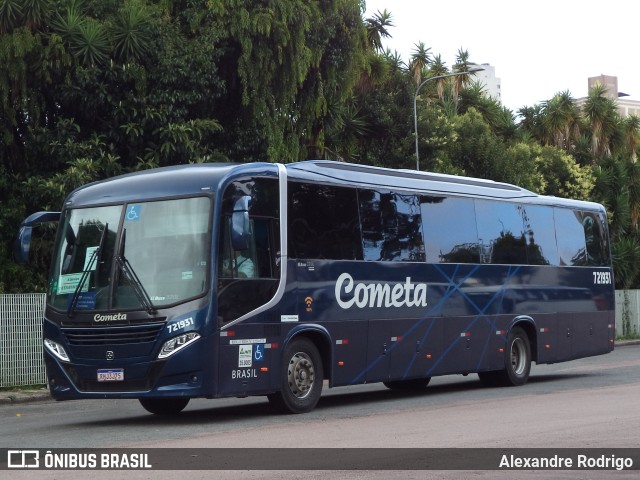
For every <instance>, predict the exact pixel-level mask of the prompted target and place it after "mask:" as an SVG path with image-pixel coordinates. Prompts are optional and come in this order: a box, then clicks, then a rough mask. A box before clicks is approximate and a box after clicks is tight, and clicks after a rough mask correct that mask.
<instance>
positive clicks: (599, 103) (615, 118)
mask: <svg viewBox="0 0 640 480" xmlns="http://www.w3.org/2000/svg"><path fill="white" fill-rule="evenodd" d="M583 112H584V117H585V119H586V121H587V123H588V125H589V127H590V129H591V151H592V154H593V156H594V161H596V160H598V159H602V158H604V157H605V156H607V155H611V139H612V137H613V135H614V133H615V131H616V129H617V128H618V124H619V120H620V116H619V114H618V111H617V109H616V104H615V101H614V100H613V99H611V98H609V97H607V96H606V89H605V87H604V86H603V85H601V84H596V85H595V86H594V87H592V88H591V89H590V90H589V95H588V96H587V100H586V101H585V103H584V106H583Z"/></svg>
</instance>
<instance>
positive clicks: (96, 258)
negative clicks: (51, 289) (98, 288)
mask: <svg viewBox="0 0 640 480" xmlns="http://www.w3.org/2000/svg"><path fill="white" fill-rule="evenodd" d="M107 230H109V224H108V223H105V225H104V230H102V234H101V235H100V242H98V246H97V248H96V249H95V250H94V251H93V253H91V256H90V257H89V261H88V262H87V263H86V265H87V266H86V267H85V268H84V270H82V275H81V276H80V282H79V283H78V286H77V287H76V289H75V290H74V291H73V297H72V298H71V303H70V304H69V308H67V317H71V316H72V315H73V312H74V310H75V309H76V305H77V304H78V299H79V298H80V293H81V292H82V287H83V286H84V284H85V282H86V281H87V278H88V277H89V275H90V274H91V272H92V271H93V270H92V268H91V267H92V266H93V265H94V264H95V270H96V272H98V271H99V270H98V264H99V263H100V258H101V254H102V247H103V245H104V239H105V237H106V236H107Z"/></svg>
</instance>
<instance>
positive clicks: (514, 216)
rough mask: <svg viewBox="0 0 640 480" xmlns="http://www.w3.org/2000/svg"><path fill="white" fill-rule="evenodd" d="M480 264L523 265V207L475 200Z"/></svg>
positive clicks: (524, 248)
mask: <svg viewBox="0 0 640 480" xmlns="http://www.w3.org/2000/svg"><path fill="white" fill-rule="evenodd" d="M475 204H476V215H477V223H478V240H479V242H480V249H481V255H480V261H481V263H498V264H526V263H527V254H526V239H525V233H524V224H525V220H524V212H523V211H522V207H521V206H519V205H517V204H513V203H505V202H492V201H488V200H476V202H475Z"/></svg>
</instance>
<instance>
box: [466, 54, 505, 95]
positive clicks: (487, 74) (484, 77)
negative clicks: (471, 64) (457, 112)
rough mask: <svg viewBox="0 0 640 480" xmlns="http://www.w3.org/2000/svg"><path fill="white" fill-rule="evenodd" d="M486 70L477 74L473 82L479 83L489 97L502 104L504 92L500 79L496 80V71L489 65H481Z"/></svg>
mask: <svg viewBox="0 0 640 480" xmlns="http://www.w3.org/2000/svg"><path fill="white" fill-rule="evenodd" d="M479 66H480V67H482V68H484V70H482V71H481V72H476V73H475V74H474V76H473V80H474V81H476V82H479V83H480V84H482V85H483V86H484V91H485V93H486V95H487V96H489V97H491V98H493V99H494V100H497V101H498V102H500V103H502V91H501V89H500V79H499V78H496V69H495V67H492V66H491V65H490V64H488V63H483V64H482V65H479Z"/></svg>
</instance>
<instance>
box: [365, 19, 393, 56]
mask: <svg viewBox="0 0 640 480" xmlns="http://www.w3.org/2000/svg"><path fill="white" fill-rule="evenodd" d="M364 23H365V27H366V29H367V43H368V44H369V47H371V48H373V49H374V50H380V51H381V50H382V39H383V38H391V34H390V33H389V30H388V28H389V27H393V26H395V25H394V24H393V22H392V15H391V13H390V12H389V11H387V9H386V8H385V9H384V11H383V12H380V10H378V11H377V12H376V13H374V15H373V17H371V18H367V19H366V20H365V21H364Z"/></svg>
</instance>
